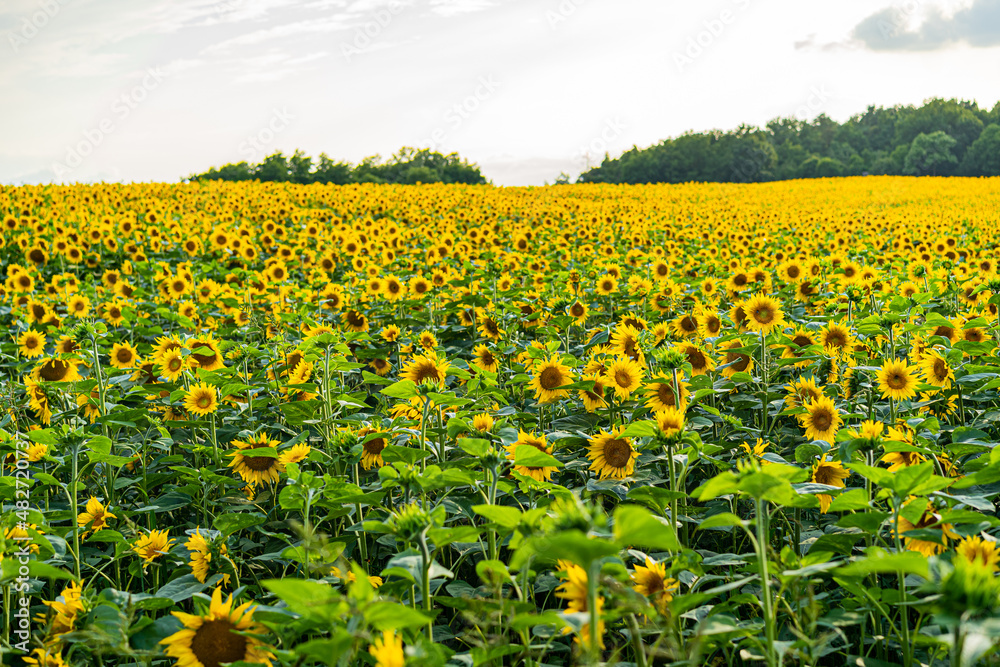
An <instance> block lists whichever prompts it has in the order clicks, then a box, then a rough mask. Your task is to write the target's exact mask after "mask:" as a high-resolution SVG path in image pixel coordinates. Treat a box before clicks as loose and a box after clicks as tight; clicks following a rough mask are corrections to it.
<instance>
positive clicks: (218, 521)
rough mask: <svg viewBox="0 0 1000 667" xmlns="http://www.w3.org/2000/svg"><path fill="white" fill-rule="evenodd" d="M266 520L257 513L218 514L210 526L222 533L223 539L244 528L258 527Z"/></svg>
mask: <svg viewBox="0 0 1000 667" xmlns="http://www.w3.org/2000/svg"><path fill="white" fill-rule="evenodd" d="M266 519H267V517H265V516H264V515H263V514H257V513H253V514H250V513H246V512H242V513H229V514H220V515H219V516H217V517H215V521H214V522H213V524H212V527H214V528H215V529H216V530H217V531H219V532H220V533H222V535H223V537H229V536H230V535H232V534H233V533H236V532H239V531H241V530H243V529H244V528H249V527H250V526H258V525H260V524H262V523H264V521H265V520H266Z"/></svg>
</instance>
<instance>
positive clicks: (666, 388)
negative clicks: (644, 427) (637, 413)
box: [645, 380, 688, 412]
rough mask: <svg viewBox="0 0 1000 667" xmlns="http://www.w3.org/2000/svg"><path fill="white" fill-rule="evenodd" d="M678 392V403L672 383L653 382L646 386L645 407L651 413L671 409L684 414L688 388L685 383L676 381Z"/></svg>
mask: <svg viewBox="0 0 1000 667" xmlns="http://www.w3.org/2000/svg"><path fill="white" fill-rule="evenodd" d="M677 385H678V388H679V390H680V395H681V396H680V401H678V400H677V396H676V395H675V393H674V384H673V382H653V383H651V384H649V385H647V386H646V389H645V396H646V407H648V408H649V409H650V410H652V411H653V412H660V411H662V410H669V409H671V408H674V409H677V410H680V411H681V412H684V411H685V410H686V409H687V399H688V388H687V383H685V382H684V381H683V380H678V382H677Z"/></svg>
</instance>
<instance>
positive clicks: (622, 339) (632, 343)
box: [610, 323, 645, 364]
mask: <svg viewBox="0 0 1000 667" xmlns="http://www.w3.org/2000/svg"><path fill="white" fill-rule="evenodd" d="M610 344H611V348H612V349H613V350H614V351H615V352H616V353H617V354H619V355H621V356H624V357H628V358H629V359H632V360H633V361H637V362H639V363H640V364H643V363H645V356H644V355H643V353H642V349H641V348H640V347H639V330H638V329H636V328H635V327H633V326H631V325H629V324H624V323H622V324H619V325H618V328H617V329H615V332H614V333H613V334H611V340H610Z"/></svg>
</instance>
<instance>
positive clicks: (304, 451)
mask: <svg viewBox="0 0 1000 667" xmlns="http://www.w3.org/2000/svg"><path fill="white" fill-rule="evenodd" d="M311 451H312V447H310V446H309V445H307V444H305V443H299V444H297V445H292V446H291V447H289V448H288V449H286V450H285V451H283V452H281V454H279V455H278V462H279V463H281V464H282V465H286V466H287V465H288V464H289V463H300V462H302V461H305V460H306V458H307V457H308V456H309V452H311Z"/></svg>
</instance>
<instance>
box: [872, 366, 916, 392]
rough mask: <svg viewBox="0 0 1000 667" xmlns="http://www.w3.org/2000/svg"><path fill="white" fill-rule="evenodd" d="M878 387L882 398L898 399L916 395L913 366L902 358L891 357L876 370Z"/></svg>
mask: <svg viewBox="0 0 1000 667" xmlns="http://www.w3.org/2000/svg"><path fill="white" fill-rule="evenodd" d="M877 377H878V388H879V391H881V392H882V398H892V399H894V400H897V401H900V400H903V399H906V398H913V397H914V396H916V395H917V378H916V376H915V375H914V372H913V367H912V366H910V365H909V364H908V363H906V361H905V360H902V359H891V360H889V361H886V362H885V363H884V364H882V367H881V368H880V369H879V370H878V373H877Z"/></svg>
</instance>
